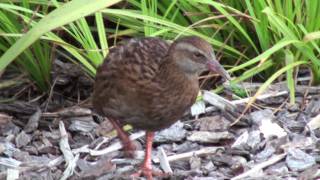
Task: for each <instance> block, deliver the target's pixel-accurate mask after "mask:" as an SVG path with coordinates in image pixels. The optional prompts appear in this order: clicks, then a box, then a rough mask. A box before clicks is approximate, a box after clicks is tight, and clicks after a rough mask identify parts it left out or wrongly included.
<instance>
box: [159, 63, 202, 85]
mask: <svg viewBox="0 0 320 180" xmlns="http://www.w3.org/2000/svg"><path fill="white" fill-rule="evenodd" d="M158 78H159V80H160V82H161V83H165V84H167V86H170V87H173V89H181V88H182V89H183V88H187V87H188V86H193V88H199V84H198V75H197V74H190V73H186V72H184V71H183V70H182V69H181V68H180V67H179V66H178V65H177V64H176V63H175V62H174V61H172V60H169V59H168V60H166V61H164V62H163V64H161V66H160V72H159V76H158Z"/></svg>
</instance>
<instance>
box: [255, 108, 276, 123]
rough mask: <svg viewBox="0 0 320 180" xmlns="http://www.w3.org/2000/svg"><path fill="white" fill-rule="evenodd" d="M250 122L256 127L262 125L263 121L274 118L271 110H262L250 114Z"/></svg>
mask: <svg viewBox="0 0 320 180" xmlns="http://www.w3.org/2000/svg"><path fill="white" fill-rule="evenodd" d="M250 116H251V119H252V122H253V123H254V124H256V125H258V126H260V125H261V124H262V122H263V121H266V120H269V121H271V120H273V119H274V118H275V117H274V115H273V112H272V111H271V109H264V110H261V111H255V112H252V113H251V114H250Z"/></svg>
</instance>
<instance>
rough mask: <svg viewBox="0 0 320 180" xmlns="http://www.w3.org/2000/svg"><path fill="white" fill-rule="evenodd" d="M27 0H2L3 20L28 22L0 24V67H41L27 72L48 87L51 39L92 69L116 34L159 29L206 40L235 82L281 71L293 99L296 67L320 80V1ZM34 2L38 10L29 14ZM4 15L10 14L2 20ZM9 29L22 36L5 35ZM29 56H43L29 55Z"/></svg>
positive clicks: (168, 35)
mask: <svg viewBox="0 0 320 180" xmlns="http://www.w3.org/2000/svg"><path fill="white" fill-rule="evenodd" d="M11 2H12V1H11ZM26 2H27V1H23V2H22V3H19V2H16V3H14V4H12V3H0V8H1V7H2V8H1V12H0V18H1V19H4V18H7V20H5V21H4V22H7V23H6V25H7V26H9V25H8V24H10V23H14V24H17V22H18V21H17V20H16V19H17V17H19V18H22V19H23V21H24V22H29V23H26V24H29V31H28V32H27V34H23V33H21V31H18V29H19V28H20V27H14V28H8V27H7V28H3V27H2V26H1V29H0V31H1V32H0V33H1V34H0V35H1V36H2V37H4V39H6V41H4V40H0V49H1V51H2V52H4V53H5V54H4V55H2V56H1V58H0V70H2V69H4V68H6V66H7V65H9V64H10V63H11V62H12V61H13V60H15V59H16V61H15V62H17V64H19V67H22V68H23V69H24V70H25V71H27V72H29V74H32V72H33V69H39V70H38V72H37V71H35V72H36V73H33V74H32V76H31V77H33V79H35V80H36V82H37V84H38V86H39V87H42V86H44V85H42V84H45V85H46V86H48V85H47V84H48V83H42V82H49V79H48V77H49V75H48V72H49V71H50V66H49V64H51V62H50V56H51V54H50V52H51V48H50V46H49V45H50V43H54V44H57V45H58V46H60V47H62V48H63V49H64V50H66V51H67V52H68V54H69V56H70V58H69V59H74V62H76V63H80V64H82V67H83V68H84V70H86V71H87V72H88V73H89V74H90V75H92V76H94V75H95V69H96V67H97V66H98V65H99V64H101V63H102V61H103V59H104V57H105V56H106V55H107V53H108V48H109V47H110V46H113V45H114V44H113V43H114V42H117V39H121V38H122V37H128V36H129V37H137V36H159V37H162V38H164V39H168V40H174V39H176V38H178V37H180V36H182V35H196V36H200V37H202V38H204V39H206V40H208V42H210V43H211V44H212V46H213V47H214V49H215V50H216V51H217V54H219V55H222V59H221V62H222V64H224V65H226V67H228V71H229V72H230V73H232V75H233V76H235V77H236V78H235V79H234V80H233V81H234V83H238V82H241V81H245V80H247V79H251V78H255V80H258V81H264V82H266V83H265V84H267V82H268V83H271V82H272V81H274V80H275V78H273V77H274V76H275V74H277V75H278V76H280V75H284V77H285V78H286V80H287V85H288V89H289V90H290V102H291V103H294V102H295V99H294V95H295V90H294V87H295V83H296V80H295V78H296V76H295V74H296V73H297V70H298V69H299V68H300V67H301V66H305V67H309V68H310V69H311V70H312V72H313V73H312V75H313V83H314V84H319V83H320V61H319V53H320V48H319V38H320V31H319V29H320V21H319V19H320V14H319V13H317V12H319V11H320V1H318V0H308V1H304V0H283V1H278V0H259V1H253V0H243V1H235V0H223V1H213V0H188V1H187V0H172V1H152V0H128V1H127V2H128V4H127V6H126V7H120V5H119V6H114V7H110V5H112V4H115V3H117V2H119V1H105V2H103V1H101V0H96V1H90V3H89V4H90V5H89V4H88V2H89V0H74V1H71V2H67V3H58V2H57V1H50V2H49V1H45V0H34V1H29V3H26ZM8 6H9V7H8ZM37 6H40V8H39V9H40V11H39V12H38V13H33V11H32V10H33V9H34V8H36V7H37ZM49 7H50V8H49ZM108 7H109V8H108ZM48 9H52V10H51V11H48ZM97 10H101V11H99V12H97ZM9 14H10V17H12V15H13V14H14V15H15V16H16V17H15V18H16V19H12V18H11V19H10V18H9V19H8V17H9ZM32 16H33V17H35V18H31V17H32ZM85 16H91V17H92V18H93V19H94V22H95V23H94V24H92V23H91V24H90V23H89V22H88V19H87V18H84V17H85ZM106 19H107V20H108V21H105V20H106ZM105 22H108V23H107V24H106V23H105ZM111 22H112V23H111ZM9 27H11V26H9ZM58 27H61V28H62V30H63V32H65V33H67V34H68V35H69V36H70V37H72V38H73V39H74V40H75V42H76V44H77V45H74V44H70V43H69V42H66V40H65V39H62V38H63V37H60V36H59V35H58V34H56V32H55V31H53V30H54V29H55V28H58ZM12 34H18V35H19V34H20V35H21V37H19V38H18V37H17V36H15V37H10V35H12ZM39 38H41V40H39ZM7 39H10V41H9V42H7V41H8V40H7ZM111 40H113V41H111ZM35 42H36V43H35ZM34 43H35V44H34ZM37 43H38V44H37ZM110 43H111V44H110ZM44 44H47V45H44ZM28 52H29V53H28ZM27 53H28V54H29V55H25V54H27ZM24 56H26V57H29V58H22V57H24ZM34 56H39V57H38V58H37V59H41V60H38V61H39V62H37V61H35V60H32V58H31V57H34ZM21 58H22V59H23V60H21ZM26 59H28V60H26ZM35 62H37V63H35ZM23 64H25V65H23ZM28 67H29V68H28ZM30 67H32V68H30ZM43 67H45V68H43ZM40 70H41V71H40ZM42 71H44V72H42ZM280 72H281V73H280ZM279 73H280V74H279ZM40 76H44V77H40ZM271 80H272V81H271ZM270 81H271V82H270ZM261 88H262V87H261ZM41 89H46V88H41ZM259 92H260V91H259Z"/></svg>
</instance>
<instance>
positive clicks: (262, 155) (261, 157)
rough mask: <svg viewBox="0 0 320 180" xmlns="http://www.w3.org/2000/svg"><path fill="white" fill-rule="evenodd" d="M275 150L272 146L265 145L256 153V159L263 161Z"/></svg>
mask: <svg viewBox="0 0 320 180" xmlns="http://www.w3.org/2000/svg"><path fill="white" fill-rule="evenodd" d="M275 152H276V149H275V148H274V147H272V146H267V147H266V148H265V149H264V150H263V151H261V152H259V153H258V154H257V155H256V161H265V160H267V159H268V158H269V157H271V156H272V155H273V154H274V153H275Z"/></svg>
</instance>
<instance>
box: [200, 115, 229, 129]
mask: <svg viewBox="0 0 320 180" xmlns="http://www.w3.org/2000/svg"><path fill="white" fill-rule="evenodd" d="M198 122H199V125H200V131H216V130H219V131H223V130H226V129H227V128H228V127H229V125H230V121H228V120H227V119H226V118H224V117H223V116H220V115H217V116H209V117H203V118H200V119H199V120H198Z"/></svg>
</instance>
